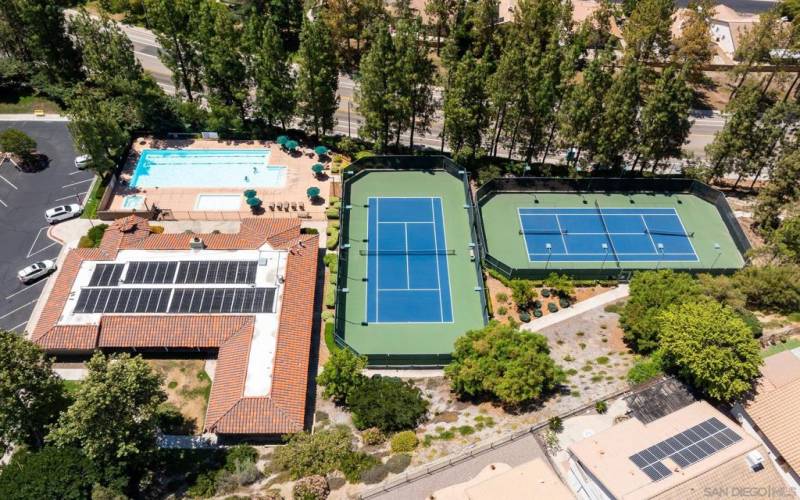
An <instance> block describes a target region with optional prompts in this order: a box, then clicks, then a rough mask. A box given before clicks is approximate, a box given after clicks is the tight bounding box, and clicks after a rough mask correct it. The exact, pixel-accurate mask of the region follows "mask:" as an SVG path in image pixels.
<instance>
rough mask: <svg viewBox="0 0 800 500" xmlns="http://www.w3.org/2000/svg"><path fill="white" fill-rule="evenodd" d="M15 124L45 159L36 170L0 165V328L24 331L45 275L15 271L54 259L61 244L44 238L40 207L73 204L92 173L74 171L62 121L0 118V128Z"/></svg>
mask: <svg viewBox="0 0 800 500" xmlns="http://www.w3.org/2000/svg"><path fill="white" fill-rule="evenodd" d="M9 128H16V129H18V130H21V131H23V132H25V133H26V134H28V135H29V136H31V137H32V138H33V139H34V140H36V143H37V145H38V150H39V152H41V153H44V154H46V155H47V157H48V158H49V159H50V164H49V166H48V167H47V168H45V169H44V170H42V171H40V172H36V173H24V172H20V171H18V170H17V169H16V168H14V166H13V165H12V164H11V163H10V162H5V163H4V164H3V165H0V329H4V330H16V331H19V332H22V331H24V330H25V326H26V325H27V322H28V318H29V317H30V315H31V311H32V310H33V306H34V304H35V303H36V300H37V299H38V298H39V294H40V293H41V291H42V285H43V283H44V282H45V281H46V280H39V281H37V282H33V283H31V284H29V285H22V284H21V283H20V282H19V281H18V280H17V271H18V270H20V269H22V268H23V267H25V266H27V265H28V264H31V263H32V262H36V261H37V260H42V259H55V258H56V256H57V255H58V252H59V251H60V250H61V245H60V244H59V243H56V242H55V241H53V240H50V239H49V238H48V237H47V229H48V227H49V226H48V225H47V222H45V220H44V211H45V210H46V209H48V208H51V207H53V206H56V205H63V204H65V203H77V202H78V201H77V200H78V199H79V198H80V199H82V198H83V195H84V193H86V191H87V190H88V189H89V186H90V185H91V182H92V177H93V174H91V173H90V172H82V171H80V170H77V169H76V168H75V165H74V163H73V162H74V160H75V156H76V152H75V146H74V145H73V143H72V137H71V136H70V133H69V130H68V129H67V124H66V122H63V121H60V122H55V121H54V122H48V121H5V120H4V121H0V131H2V130H5V129H9Z"/></svg>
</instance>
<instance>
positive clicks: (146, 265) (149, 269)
mask: <svg viewBox="0 0 800 500" xmlns="http://www.w3.org/2000/svg"><path fill="white" fill-rule="evenodd" d="M177 268H178V262H176V261H172V262H129V263H128V272H127V273H125V283H132V284H139V283H146V284H160V285H163V284H166V283H172V282H173V281H175V269H177Z"/></svg>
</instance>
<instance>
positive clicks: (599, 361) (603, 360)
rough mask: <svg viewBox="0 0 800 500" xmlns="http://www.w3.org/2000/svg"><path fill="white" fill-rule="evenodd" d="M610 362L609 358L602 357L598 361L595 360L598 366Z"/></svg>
mask: <svg viewBox="0 0 800 500" xmlns="http://www.w3.org/2000/svg"><path fill="white" fill-rule="evenodd" d="M608 361H609V360H608V356H600V357H598V358H597V359H596V360H594V362H595V363H597V364H598V365H605V364H608Z"/></svg>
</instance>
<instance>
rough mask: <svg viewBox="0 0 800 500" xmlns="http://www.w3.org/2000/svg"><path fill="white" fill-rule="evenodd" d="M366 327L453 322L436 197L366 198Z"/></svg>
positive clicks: (441, 222)
mask: <svg viewBox="0 0 800 500" xmlns="http://www.w3.org/2000/svg"><path fill="white" fill-rule="evenodd" d="M368 207H369V214H368V216H369V229H368V232H369V234H368V236H367V238H368V240H367V241H368V244H367V285H368V286H367V322H368V323H449V322H452V321H453V311H452V303H451V298H450V279H449V275H448V270H447V245H446V241H445V232H444V214H443V212H442V200H441V199H440V198H369V205H368Z"/></svg>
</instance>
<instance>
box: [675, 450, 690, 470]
mask: <svg viewBox="0 0 800 500" xmlns="http://www.w3.org/2000/svg"><path fill="white" fill-rule="evenodd" d="M670 458H671V459H672V461H673V462H675V463H676V464H678V465H679V466H680V467H681V468H682V469H683V468H686V467H689V466H690V465H692V463H694V462H693V460H694V457H690V456H689V455H688V454H687V455H684V454H683V452H678V453H675V454H673V455H672V456H671V457H670Z"/></svg>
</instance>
